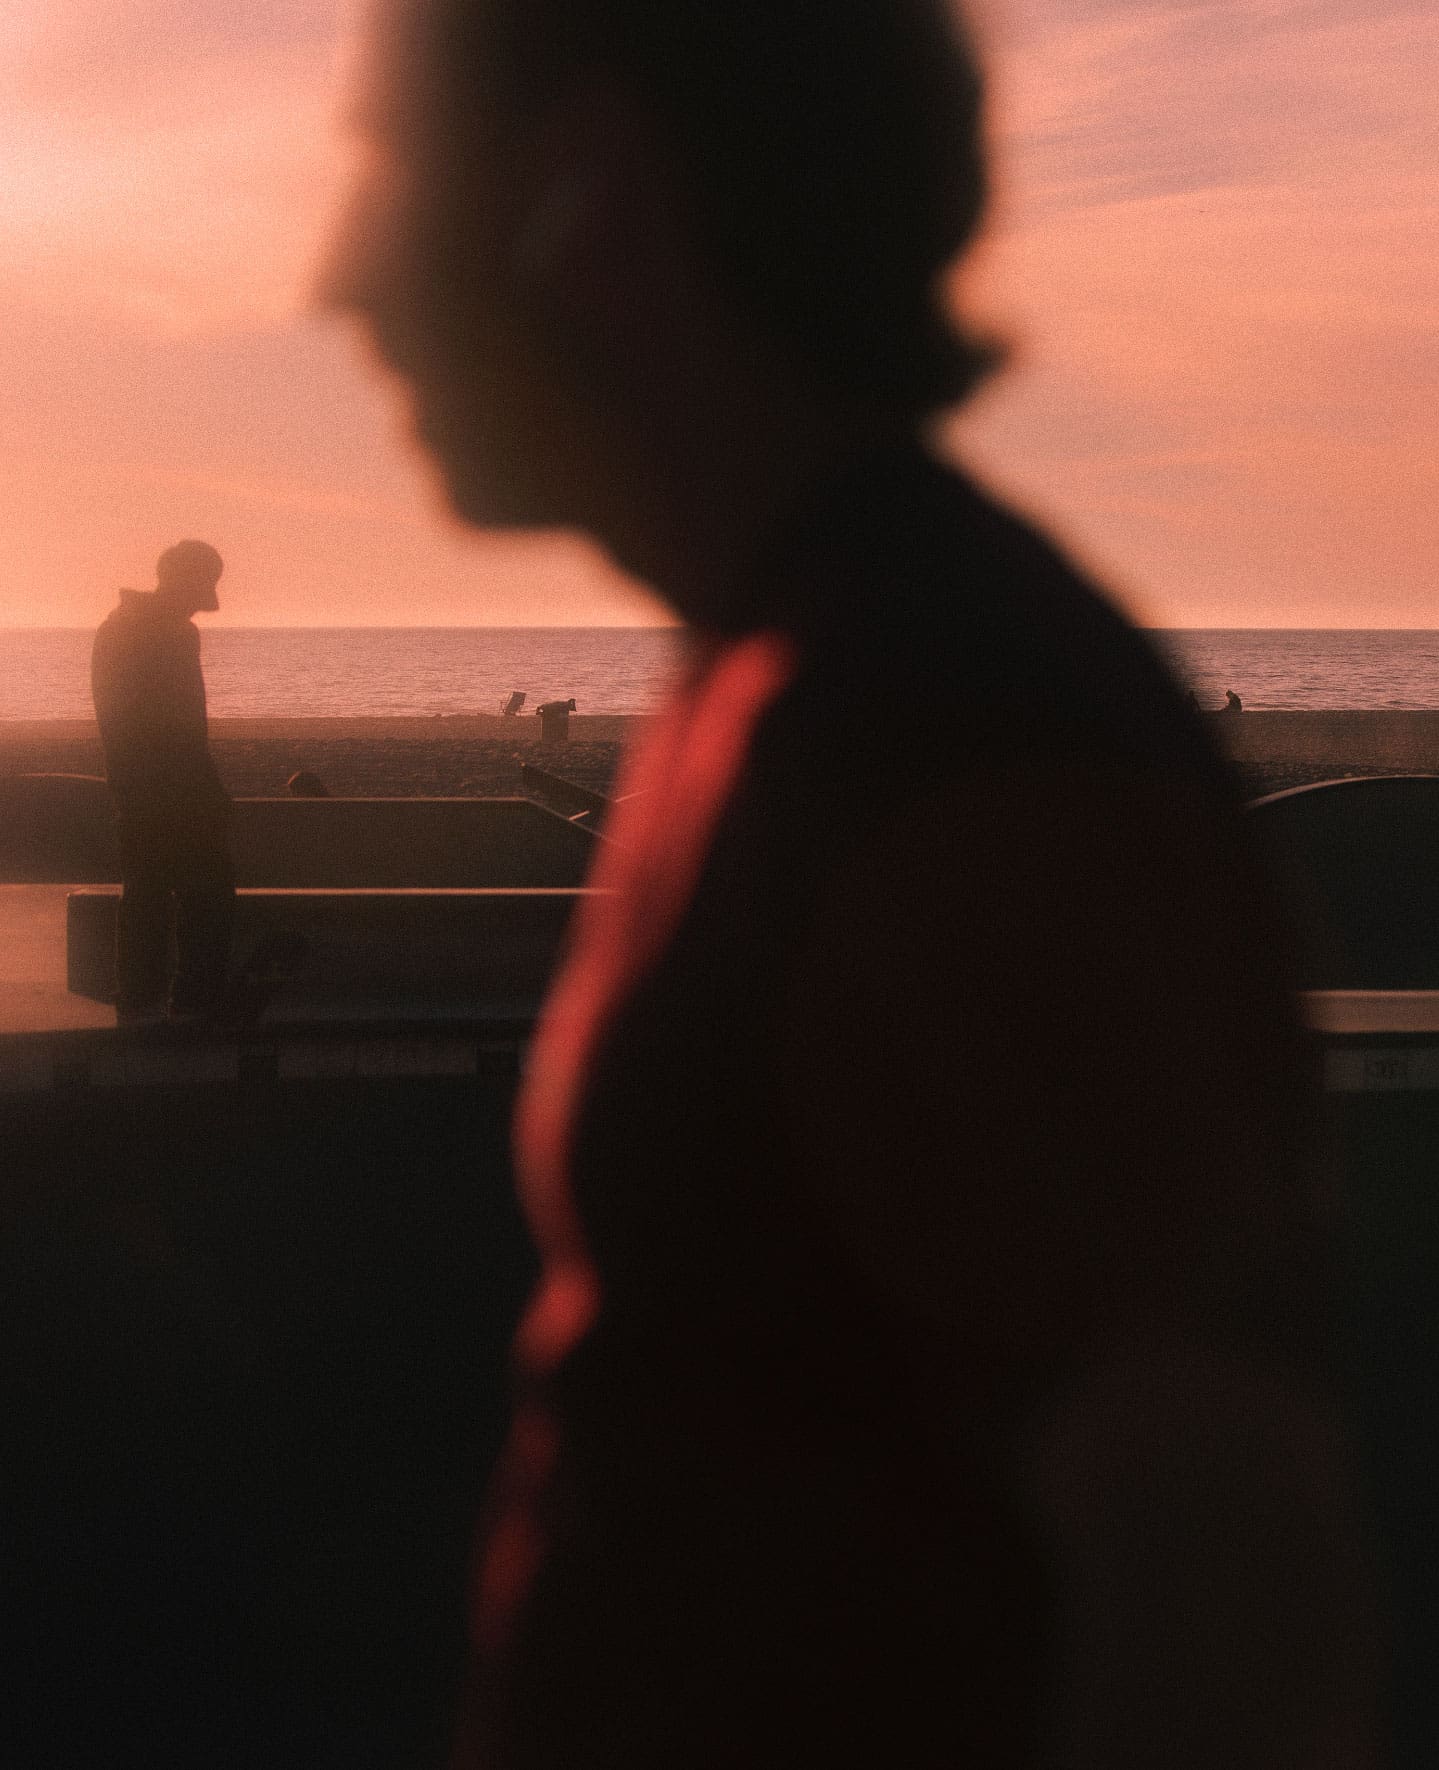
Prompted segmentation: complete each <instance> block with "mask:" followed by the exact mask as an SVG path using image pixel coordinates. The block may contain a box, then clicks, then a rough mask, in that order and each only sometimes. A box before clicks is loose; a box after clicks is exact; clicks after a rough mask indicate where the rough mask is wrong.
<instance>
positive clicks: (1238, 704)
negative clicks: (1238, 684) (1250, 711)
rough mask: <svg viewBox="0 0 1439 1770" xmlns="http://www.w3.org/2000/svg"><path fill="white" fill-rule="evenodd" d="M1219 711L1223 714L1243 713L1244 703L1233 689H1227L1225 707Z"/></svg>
mask: <svg viewBox="0 0 1439 1770" xmlns="http://www.w3.org/2000/svg"><path fill="white" fill-rule="evenodd" d="M1219 711H1220V712H1221V713H1242V712H1243V711H1244V702H1243V701H1241V700H1240V698H1239V696H1238V695H1237V694H1235V692H1234V690H1233V689H1232V688H1226V689H1225V691H1224V705H1223V706H1222V707H1221V708H1220V709H1219Z"/></svg>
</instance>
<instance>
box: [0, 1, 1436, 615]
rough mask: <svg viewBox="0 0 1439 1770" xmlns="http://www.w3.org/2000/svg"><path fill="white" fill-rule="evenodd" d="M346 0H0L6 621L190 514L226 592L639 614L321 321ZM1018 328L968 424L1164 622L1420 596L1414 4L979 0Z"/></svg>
mask: <svg viewBox="0 0 1439 1770" xmlns="http://www.w3.org/2000/svg"><path fill="white" fill-rule="evenodd" d="M347 21H348V8H347V5H346V3H345V0H251V3H250V4H248V5H247V6H245V7H244V8H238V7H236V6H235V5H234V4H233V0H9V3H8V5H7V7H6V8H5V9H4V11H3V14H0V389H3V394H0V479H3V483H4V484H5V486H6V487H7V491H8V497H7V503H6V519H5V521H4V522H3V523H0V623H7V624H16V625H56V626H68V625H89V624H91V623H93V622H94V621H95V620H97V619H98V618H99V616H100V615H101V614H102V613H103V612H104V609H105V607H106V606H107V605H108V603H109V602H110V600H111V599H112V597H113V594H114V590H115V587H116V586H117V585H118V584H120V583H126V582H128V583H136V584H145V583H148V582H150V581H151V568H152V565H153V560H154V556H155V554H156V553H157V552H158V551H159V549H160V547H161V546H163V545H164V544H166V543H167V542H169V541H170V540H173V539H175V538H176V537H177V536H179V535H181V534H187V533H198V534H203V535H206V536H208V537H210V538H212V539H213V540H215V541H216V542H217V543H218V544H219V545H220V546H221V548H222V550H223V551H224V552H225V554H226V557H227V560H228V561H229V567H230V569H229V573H228V576H227V579H226V583H225V585H224V587H223V588H224V592H225V595H226V609H225V614H224V617H223V618H224V619H226V620H229V621H234V622H241V623H246V624H261V625H269V624H313V625H349V624H359V623H380V624H415V625H420V624H427V623H435V624H456V625H470V624H485V623H498V624H523V623H531V622H532V623H536V624H552V623H553V624H564V623H571V622H580V623H586V622H599V621H618V622H625V623H628V622H633V621H637V620H647V619H654V618H658V611H657V610H656V609H655V607H654V605H653V604H651V603H649V602H648V601H647V600H646V599H645V598H644V597H643V596H642V595H641V594H640V593H639V592H638V591H637V590H634V589H632V588H630V587H627V586H625V585H624V584H622V583H621V582H620V581H619V580H618V578H617V577H616V576H615V575H614V574H613V573H611V572H610V571H609V570H608V569H607V568H606V567H605V566H604V564H603V563H602V562H601V561H599V560H598V559H597V558H595V557H594V556H592V555H591V554H590V553H589V552H588V551H587V550H586V549H584V548H582V547H580V546H578V545H577V544H575V543H572V542H567V541H561V540H555V539H551V538H546V537H531V538H524V539H507V540H500V539H495V538H484V537H471V536H466V535H463V534H462V533H460V532H459V531H458V530H457V529H456V528H455V527H454V526H453V525H452V524H450V523H449V522H448V521H447V520H446V519H445V518H444V517H443V516H442V515H441V514H440V513H439V510H438V507H437V502H436V499H435V497H434V494H433V491H432V488H431V486H430V484H429V482H428V479H427V477H426V475H425V473H424V471H423V470H422V469H418V468H417V465H416V462H415V460H414V458H413V456H412V455H411V454H410V453H409V451H408V450H407V448H406V446H405V444H404V442H403V440H402V430H401V426H400V423H399V421H398V418H397V415H396V413H395V412H394V410H393V409H392V407H391V404H390V402H389V400H388V398H387V396H386V393H385V390H384V389H383V388H382V387H380V386H378V385H377V384H376V383H375V382H374V381H373V379H372V378H371V376H370V375H369V373H368V371H367V369H366V367H365V364H364V362H363V359H362V358H361V357H360V355H359V354H358V353H357V352H356V351H355V349H354V348H353V345H352V342H351V340H350V338H349V336H348V335H347V334H346V333H345V332H344V330H343V329H342V328H337V327H336V326H334V325H332V324H330V323H329V322H326V321H323V320H319V319H316V318H315V317H313V316H311V315H309V314H308V313H307V311H306V299H307V290H308V284H309V279H310V276H311V273H312V271H313V267H314V264H315V262H316V259H317V256H318V253H319V250H320V247H321V244H322V242H323V239H324V235H325V228H326V223H327V218H328V216H329V215H330V214H331V212H332V209H333V205H334V202H335V199H336V195H337V192H338V190H339V188H340V186H341V184H342V182H343V172H344V164H345V149H344V146H343V143H342V142H341V140H340V138H339V135H338V131H337V129H336V126H335V121H334V120H335V118H336V116H337V114H338V112H339V110H340V108H341V102H342V93H343V85H344V77H343V70H344V66H345V62H346V54H347V51H346V44H347V41H348V40H349V38H348V32H347ZM980 22H981V28H982V32H983V36H984V38H985V41H986V42H987V45H988V49H989V58H990V63H991V68H992V79H993V87H994V94H995V104H994V135H995V140H996V151H997V156H998V164H999V187H1000V188H999V201H998V204H997V208H996V215H995V221H994V226H993V228H992V231H991V235H990V238H989V239H988V241H987V243H986V245H985V246H984V248H983V250H982V252H981V254H980V256H979V259H978V261H977V263H976V265H975V266H974V267H973V269H972V270H971V272H970V273H969V274H967V275H966V276H965V277H964V279H963V281H962V287H963V290H964V298H965V299H966V300H967V301H968V302H969V303H970V304H971V305H973V306H976V307H978V308H980V309H981V310H982V311H983V312H984V313H985V314H986V315H987V316H991V317H992V319H993V321H994V323H996V324H997V325H998V326H999V327H1000V328H1001V329H1002V330H1003V331H1004V332H1005V333H1006V334H1007V335H1008V336H1009V337H1011V338H1012V339H1013V340H1014V341H1015V344H1016V357H1015V364H1014V367H1013V368H1012V370H1011V371H1010V372H1009V373H1008V374H1007V375H1006V376H1005V377H1004V378H1003V379H1002V380H1001V381H1000V382H998V383H997V384H996V385H995V386H994V387H993V388H992V389H991V390H990V391H989V392H988V393H987V394H986V395H985V396H984V398H983V400H982V401H981V402H980V404H979V405H978V406H977V408H976V409H975V410H974V411H973V412H971V413H969V414H966V415H965V416H963V417H962V418H961V419H960V420H959V421H958V422H957V424H956V425H955V426H954V427H953V432H952V434H953V436H954V439H955V442H956V446H957V447H959V448H960V450H961V451H962V452H963V453H964V455H965V456H966V457H967V458H968V459H969V460H971V461H972V462H973V463H975V464H976V465H977V466H980V467H981V468H982V469H983V471H984V472H985V473H986V474H987V475H988V477H990V478H991V479H992V480H993V481H994V482H996V483H997V484H998V485H1000V486H1001V487H1002V488H1004V489H1006V490H1007V491H1009V492H1010V493H1011V494H1012V495H1013V496H1015V497H1016V498H1017V499H1019V500H1020V501H1021V502H1022V503H1023V504H1025V505H1026V506H1027V507H1028V508H1031V509H1033V510H1035V511H1036V512H1038V513H1040V514H1041V515H1043V516H1044V517H1046V518H1047V519H1048V520H1049V521H1050V522H1051V523H1052V524H1053V525H1054V526H1055V527H1057V528H1058V530H1059V531H1060V532H1061V534H1062V535H1063V536H1064V537H1065V538H1066V539H1067V540H1068V541H1069V542H1070V544H1071V545H1072V546H1073V547H1074V548H1075V549H1076V550H1077V551H1078V552H1079V553H1080V554H1081V556H1082V557H1084V558H1085V559H1086V560H1088V561H1089V562H1090V563H1091V564H1093V565H1094V566H1095V567H1096V568H1097V569H1098V570H1099V571H1100V572H1101V573H1102V574H1103V575H1104V576H1105V577H1106V579H1107V580H1108V581H1109V582H1110V583H1111V584H1112V585H1113V586H1114V587H1115V588H1116V590H1117V591H1119V593H1120V594H1121V596H1122V597H1123V599H1124V600H1125V601H1126V603H1127V604H1128V605H1129V606H1130V607H1131V608H1133V609H1134V610H1135V611H1136V612H1137V613H1138V614H1139V615H1140V616H1141V618H1143V619H1145V620H1148V621H1151V622H1154V623H1157V624H1162V625H1175V626H1183V625H1192V626H1204V625H1228V626H1244V625H1267V624H1273V625H1298V626H1303V625H1314V626H1334V625H1338V626H1345V625H1373V626H1385V625H1393V626H1429V625H1434V624H1439V607H1436V603H1435V595H1434V592H1435V589H1436V567H1439V516H1436V502H1439V501H1436V498H1435V495H1434V481H1435V466H1436V447H1435V442H1434V429H1435V418H1434V414H1435V413H1436V412H1439V277H1436V275H1435V271H1436V259H1439V245H1436V242H1439V170H1436V168H1439V129H1436V108H1435V104H1434V99H1433V96H1432V78H1431V71H1432V69H1433V68H1434V67H1435V66H1439V15H1436V13H1435V11H1434V8H1433V7H1432V4H1430V0H1422V3H1421V0H1411V3H1410V4H1407V5H1386V4H1385V3H1384V0H1169V3H1156V4H1144V3H1143V0H990V3H989V4H987V5H986V6H985V8H984V10H983V12H982V14H981V19H980Z"/></svg>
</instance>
